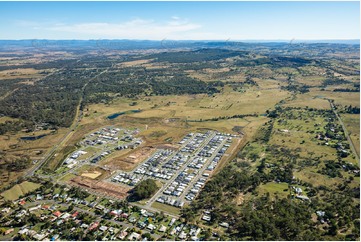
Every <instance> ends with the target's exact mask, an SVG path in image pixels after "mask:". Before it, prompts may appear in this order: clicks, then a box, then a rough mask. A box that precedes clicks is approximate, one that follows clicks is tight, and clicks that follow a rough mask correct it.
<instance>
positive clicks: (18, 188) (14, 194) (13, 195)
mask: <svg viewBox="0 0 361 242" xmlns="http://www.w3.org/2000/svg"><path fill="white" fill-rule="evenodd" d="M39 187H40V185H39V184H36V183H33V182H28V181H25V182H23V183H20V184H16V185H15V186H13V187H12V188H11V189H9V190H7V191H5V192H3V193H1V196H3V197H4V198H5V199H7V200H16V199H18V198H19V197H20V196H24V195H25V194H26V193H28V192H31V191H34V190H35V189H37V188H39Z"/></svg>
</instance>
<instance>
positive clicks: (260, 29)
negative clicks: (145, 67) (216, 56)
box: [0, 2, 360, 40]
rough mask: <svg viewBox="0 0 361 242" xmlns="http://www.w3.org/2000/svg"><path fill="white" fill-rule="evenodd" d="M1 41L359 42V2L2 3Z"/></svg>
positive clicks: (0, 9) (0, 3)
mask: <svg viewBox="0 0 361 242" xmlns="http://www.w3.org/2000/svg"><path fill="white" fill-rule="evenodd" d="M0 23H1V24H0V39H42V38H46V39H151V40H162V39H165V38H166V39H183V40H184V39H189V40H201V39H203V40H204V39H206V40H227V39H231V40H255V39H257V40H279V39H283V40H291V39H296V40H305V39H318V40H320V39H359V35H360V3H359V2H0Z"/></svg>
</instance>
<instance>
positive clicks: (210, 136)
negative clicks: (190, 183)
mask: <svg viewBox="0 0 361 242" xmlns="http://www.w3.org/2000/svg"><path fill="white" fill-rule="evenodd" d="M215 135H216V134H215V133H214V132H212V133H211V134H210V135H209V136H208V137H207V138H206V139H205V140H204V141H203V143H202V145H201V146H199V147H198V149H196V150H195V151H194V152H193V155H194V154H197V153H198V152H199V151H201V150H202V149H203V147H204V146H206V145H207V144H208V142H209V141H210V140H211V139H212V138H213V137H214V136H215ZM189 162H190V159H188V161H187V162H185V163H184V164H183V165H182V166H181V167H180V168H179V169H178V170H177V172H176V173H175V174H174V175H173V177H172V178H171V179H170V180H168V181H167V182H166V183H165V184H164V185H163V186H162V188H161V189H159V190H158V192H157V193H156V194H155V195H154V196H153V197H152V198H151V199H149V200H148V203H147V205H146V206H144V207H145V208H147V209H149V208H150V207H151V206H152V204H153V203H154V202H155V200H156V199H157V198H158V197H159V195H160V194H162V193H163V191H164V190H165V189H166V188H167V187H168V186H169V185H170V184H171V183H172V182H174V181H175V179H177V177H178V175H179V174H180V173H181V172H182V171H183V170H184V169H185V168H186V167H187V166H188V164H189Z"/></svg>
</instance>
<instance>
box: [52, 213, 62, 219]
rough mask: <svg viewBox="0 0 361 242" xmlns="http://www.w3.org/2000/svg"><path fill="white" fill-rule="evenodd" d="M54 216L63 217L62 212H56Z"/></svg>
mask: <svg viewBox="0 0 361 242" xmlns="http://www.w3.org/2000/svg"><path fill="white" fill-rule="evenodd" d="M53 215H54V216H55V217H58V218H59V217H60V216H61V212H60V211H56V212H54V213H53Z"/></svg>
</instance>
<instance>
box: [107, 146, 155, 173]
mask: <svg viewBox="0 0 361 242" xmlns="http://www.w3.org/2000/svg"><path fill="white" fill-rule="evenodd" d="M155 150H156V149H155V148H151V147H140V148H138V149H137V150H135V151H134V152H132V153H130V154H128V153H127V154H126V155H124V154H122V155H120V156H115V157H110V158H108V159H106V160H104V161H103V162H102V164H104V165H106V166H107V167H109V168H110V170H123V171H129V170H132V169H134V167H136V166H137V164H138V163H140V162H142V161H143V160H145V159H146V158H147V157H150V155H151V154H152V153H153V152H154V151H155Z"/></svg>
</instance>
